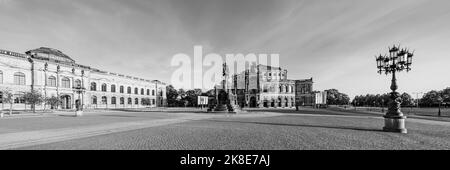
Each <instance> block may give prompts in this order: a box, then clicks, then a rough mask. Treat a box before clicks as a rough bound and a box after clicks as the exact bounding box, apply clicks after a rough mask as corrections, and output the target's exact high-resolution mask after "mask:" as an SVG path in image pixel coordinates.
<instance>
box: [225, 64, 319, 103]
mask: <svg viewBox="0 0 450 170" xmlns="http://www.w3.org/2000/svg"><path fill="white" fill-rule="evenodd" d="M233 76H234V77H231V79H232V80H231V81H230V83H229V87H228V88H229V89H230V92H231V93H232V96H231V97H232V99H231V100H232V101H234V102H235V103H234V104H235V105H239V106H240V107H250V108H256V107H259V108H291V107H295V106H296V105H300V106H312V105H315V103H317V101H316V96H317V95H316V93H319V92H317V91H314V90H313V79H312V78H311V79H303V80H292V79H288V71H287V70H284V69H282V68H281V67H272V66H267V65H253V66H251V68H250V69H248V70H246V71H244V72H242V73H240V74H236V75H233ZM218 88H220V87H218Z"/></svg>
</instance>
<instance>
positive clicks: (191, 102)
mask: <svg viewBox="0 0 450 170" xmlns="http://www.w3.org/2000/svg"><path fill="white" fill-rule="evenodd" d="M201 94H202V90H201V89H194V90H188V91H186V97H185V100H186V101H187V102H188V106H189V107H197V104H198V103H197V97H198V96H200V95H201Z"/></svg>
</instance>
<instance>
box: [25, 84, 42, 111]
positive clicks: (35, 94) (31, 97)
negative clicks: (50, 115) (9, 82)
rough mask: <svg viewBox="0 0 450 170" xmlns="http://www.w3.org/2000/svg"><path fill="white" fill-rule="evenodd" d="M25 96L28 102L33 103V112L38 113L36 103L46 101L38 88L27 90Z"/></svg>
mask: <svg viewBox="0 0 450 170" xmlns="http://www.w3.org/2000/svg"><path fill="white" fill-rule="evenodd" d="M23 98H24V99H25V103H26V104H30V105H31V110H32V111H33V113H36V105H37V104H41V103H42V102H43V101H44V99H43V97H42V94H41V93H40V92H39V91H36V90H32V91H30V92H26V93H25V94H24V95H23Z"/></svg>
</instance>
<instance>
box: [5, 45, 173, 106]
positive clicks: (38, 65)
mask: <svg viewBox="0 0 450 170" xmlns="http://www.w3.org/2000/svg"><path fill="white" fill-rule="evenodd" d="M116 87H119V89H118V90H117V89H116ZM124 88H127V89H126V90H127V91H125V89H124ZM32 89H34V90H36V91H38V92H40V93H42V95H43V96H44V97H46V98H50V97H52V96H53V97H58V98H59V99H61V105H60V106H59V108H60V109H74V108H75V103H76V102H77V101H80V103H81V104H82V106H83V108H143V107H161V106H165V105H166V95H165V94H166V84H165V83H163V82H160V81H157V80H148V79H142V78H138V77H133V76H127V75H123V74H119V73H113V72H108V71H102V70H99V69H95V68H93V67H91V66H86V65H81V64H78V63H76V62H75V60H73V59H72V58H71V57H69V56H68V55H66V54H64V53H62V52H61V51H59V50H56V49H52V48H46V47H41V48H38V49H34V50H29V51H27V52H25V53H17V52H12V51H7V50H0V91H5V90H7V91H11V93H12V94H14V98H15V100H14V102H15V103H14V106H13V107H14V108H15V109H21V108H24V109H25V108H27V106H26V104H25V101H24V100H23V97H22V96H23V94H24V93H26V92H29V91H31V90H32ZM132 89H135V91H134V93H132ZM139 89H140V90H139ZM139 91H140V93H139ZM145 91H147V93H144V92H145ZM150 91H158V92H159V93H152V94H150ZM0 95H2V93H1V92H0ZM117 99H119V101H118V102H117V101H116V100H117ZM126 99H127V100H128V101H127V102H126V101H125V100H126ZM133 100H134V102H133ZM147 100H150V101H155V102H153V103H148V102H144V101H147ZM28 107H29V106H28ZM39 107H42V108H44V107H46V108H50V107H49V106H45V104H42V106H37V109H39Z"/></svg>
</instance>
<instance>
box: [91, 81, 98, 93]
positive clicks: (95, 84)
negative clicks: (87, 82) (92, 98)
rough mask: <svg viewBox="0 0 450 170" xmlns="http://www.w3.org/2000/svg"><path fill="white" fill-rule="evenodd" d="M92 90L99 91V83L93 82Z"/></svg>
mask: <svg viewBox="0 0 450 170" xmlns="http://www.w3.org/2000/svg"><path fill="white" fill-rule="evenodd" d="M91 91H97V83H95V82H92V83H91Z"/></svg>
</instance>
